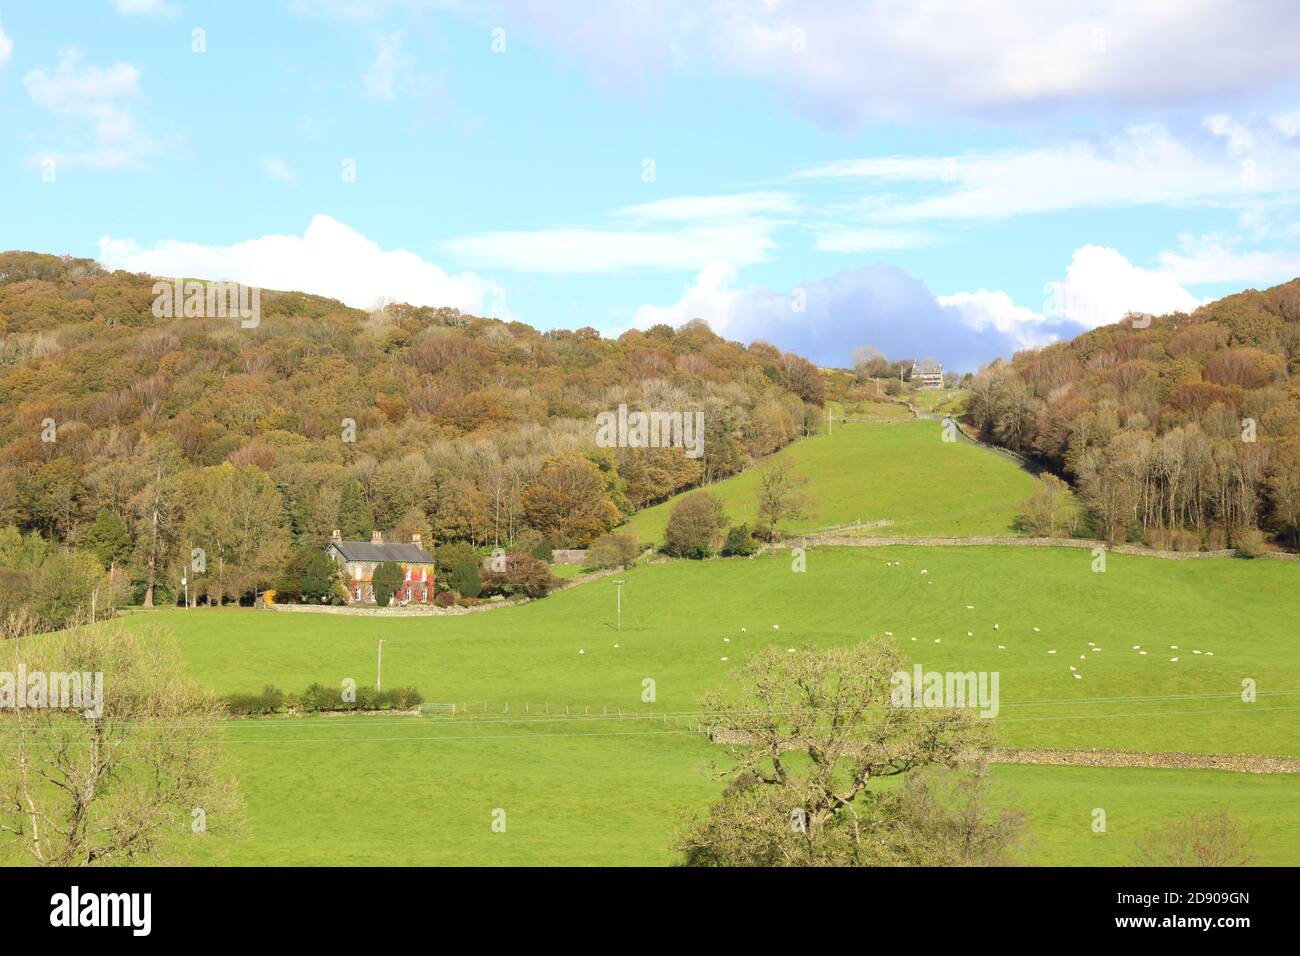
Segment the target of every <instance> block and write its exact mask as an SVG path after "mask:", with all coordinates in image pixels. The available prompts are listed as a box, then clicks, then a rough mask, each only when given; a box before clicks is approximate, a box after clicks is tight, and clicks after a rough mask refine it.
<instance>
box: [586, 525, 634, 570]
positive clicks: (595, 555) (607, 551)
mask: <svg viewBox="0 0 1300 956" xmlns="http://www.w3.org/2000/svg"><path fill="white" fill-rule="evenodd" d="M640 553H641V545H640V544H639V543H638V542H637V540H636V535H634V534H632V533H631V532H630V531H620V532H619V533H617V534H607V535H603V536H602V537H600V538H597V539H596V541H595V543H594V544H592V546H591V547H590V548H589V549H588V551H587V567H589V568H625V567H627V566H628V565H630V564H631V563H632V562H634V561H635V560H636V559H637V555H639V554H640Z"/></svg>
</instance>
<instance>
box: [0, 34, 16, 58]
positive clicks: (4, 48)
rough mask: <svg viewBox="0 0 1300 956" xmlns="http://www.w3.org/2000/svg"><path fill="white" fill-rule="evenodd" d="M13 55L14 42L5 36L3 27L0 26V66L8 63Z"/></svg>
mask: <svg viewBox="0 0 1300 956" xmlns="http://www.w3.org/2000/svg"><path fill="white" fill-rule="evenodd" d="M13 53H14V41H13V40H11V39H9V37H8V36H6V35H5V31H4V27H3V26H0V66H4V65H5V64H6V63H8V62H9V58H10V57H11V56H13Z"/></svg>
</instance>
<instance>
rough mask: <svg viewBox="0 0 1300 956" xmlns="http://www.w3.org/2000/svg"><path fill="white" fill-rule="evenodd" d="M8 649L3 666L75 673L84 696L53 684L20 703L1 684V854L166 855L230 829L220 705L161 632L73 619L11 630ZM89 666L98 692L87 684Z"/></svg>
mask: <svg viewBox="0 0 1300 956" xmlns="http://www.w3.org/2000/svg"><path fill="white" fill-rule="evenodd" d="M11 658H12V660H11V668H10V672H11V673H18V672H19V666H20V665H22V666H24V667H25V672H26V673H27V674H29V675H31V674H36V673H43V674H49V673H54V674H59V675H65V676H64V677H62V678H61V680H64V679H68V677H69V676H70V675H72V674H74V673H75V674H76V675H78V681H79V685H78V686H79V687H80V689H81V698H80V700H79V701H74V703H76V704H77V706H76V707H75V709H69V708H68V707H67V706H64V705H67V704H68V703H69V701H68V700H66V699H63V700H56V699H54V697H53V690H54V688H53V685H51V686H50V692H51V696H50V698H49V699H48V700H46V701H44V705H43V706H36V707H31V706H24V707H21V708H19V707H16V706H15V703H16V700H15V699H14V698H13V695H12V694H11V695H10V699H9V700H8V701H6V700H4V695H3V693H2V692H0V704H2V705H3V707H2V709H0V859H13V858H16V859H19V860H26V861H27V862H33V863H36V864H38V865H41V866H90V865H95V864H119V865H120V864H123V863H129V862H132V861H137V860H149V861H157V862H169V861H173V860H180V859H184V858H185V857H186V855H187V853H188V852H193V850H195V849H197V847H198V846H199V843H200V841H201V840H203V839H209V838H211V837H213V836H215V835H218V834H222V833H226V834H233V833H234V832H235V824H236V820H237V818H238V805H239V801H238V790H237V787H236V784H235V782H234V780H233V778H231V777H229V776H227V775H226V774H225V773H224V771H223V769H222V768H223V762H222V760H221V752H220V748H219V745H218V738H219V735H220V723H219V721H220V719H221V718H223V717H224V716H225V713H224V711H223V709H222V708H221V705H220V703H219V702H218V701H216V700H215V699H214V698H212V697H210V696H208V695H207V694H205V693H204V692H202V691H201V690H200V689H199V688H198V687H197V686H196V685H193V684H191V683H189V682H187V681H186V680H185V679H184V678H182V676H181V669H180V664H179V657H178V655H177V654H176V653H175V651H174V650H173V649H172V645H171V643H170V642H169V641H168V640H166V639H165V638H164V635H161V634H156V633H153V634H147V635H143V636H140V635H136V634H135V633H133V632H131V631H128V630H126V629H125V628H120V627H111V626H102V625H100V626H94V625H92V626H89V627H74V628H71V629H69V630H66V631H62V632H59V633H57V634H53V635H45V636H43V637H42V638H41V640H40V642H39V643H36V642H33V641H31V640H21V641H15V642H14V647H13V648H12V651H11ZM97 674H102V683H99V688H100V691H101V692H102V696H96V695H94V693H93V691H92V689H91V686H88V685H93V684H94V683H95V681H96V677H95V675H97ZM27 690H28V689H27V688H22V687H12V691H13V693H25V692H26V691H27ZM25 703H26V704H28V705H30V704H31V703H32V701H31V700H30V695H29V697H28V698H27V699H26V700H25ZM37 703H38V704H40V703H41V702H40V701H37Z"/></svg>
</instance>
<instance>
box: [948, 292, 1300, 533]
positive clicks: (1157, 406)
mask: <svg viewBox="0 0 1300 956" xmlns="http://www.w3.org/2000/svg"><path fill="white" fill-rule="evenodd" d="M1134 319H1136V322H1135V321H1134ZM1297 372H1300V280H1294V281H1292V282H1288V283H1286V284H1285V285H1280V286H1277V287H1275V288H1272V289H1268V290H1266V291H1263V292H1257V291H1254V290H1249V291H1246V292H1242V293H1240V294H1238V295H1231V296H1227V297H1226V298H1223V299H1220V300H1218V301H1216V302H1211V303H1209V304H1207V305H1205V306H1202V307H1201V308H1199V309H1197V310H1196V311H1195V312H1194V313H1192V314H1191V315H1186V314H1181V313H1180V314H1173V315H1165V316H1161V317H1159V318H1154V319H1152V318H1151V317H1145V318H1141V317H1130V318H1129V319H1127V320H1126V321H1124V322H1122V323H1120V324H1117V325H1109V326H1104V327H1102V328H1099V329H1095V330H1093V331H1091V332H1088V333H1086V334H1084V335H1081V336H1079V337H1078V338H1076V339H1074V340H1072V341H1069V342H1058V343H1055V344H1052V345H1049V346H1047V347H1045V348H1042V349H1037V350H1034V351H1030V352H1023V353H1019V354H1017V355H1016V356H1015V357H1014V358H1013V359H1012V360H1011V361H1010V362H1001V361H999V362H995V363H993V364H992V365H990V366H989V367H987V368H986V369H984V370H983V371H982V372H981V373H980V374H979V375H978V376H976V378H975V381H974V383H973V393H972V396H971V400H970V406H969V418H970V421H971V422H972V424H973V425H974V426H975V427H976V428H978V429H979V430H980V432H981V433H983V435H984V436H985V437H987V438H989V439H991V440H993V441H996V442H999V443H1001V444H1002V445H1005V446H1006V447H1008V448H1011V449H1013V450H1015V451H1018V452H1024V453H1027V454H1029V455H1032V456H1034V457H1036V458H1038V459H1041V460H1042V461H1043V462H1044V463H1045V464H1046V465H1047V466H1048V467H1050V468H1051V469H1052V470H1053V471H1055V472H1057V473H1058V474H1060V475H1062V476H1065V477H1066V478H1068V479H1069V480H1070V481H1072V482H1073V483H1074V484H1075V486H1076V487H1077V488H1078V489H1079V490H1080V492H1081V493H1082V496H1083V499H1084V501H1085V502H1086V504H1087V505H1088V507H1089V509H1090V512H1091V517H1092V519H1093V521H1094V523H1095V524H1096V526H1097V527H1096V530H1098V531H1099V532H1100V533H1102V534H1104V535H1105V536H1106V537H1107V538H1109V539H1111V540H1139V539H1140V540H1145V541H1147V542H1148V543H1151V544H1154V545H1157V546H1159V547H1174V548H1178V549H1186V550H1195V549H1198V548H1210V549H1213V548H1222V547H1238V548H1242V549H1245V550H1253V549H1257V548H1259V547H1262V546H1263V545H1264V543H1265V537H1266V535H1267V534H1268V533H1272V534H1273V535H1275V536H1276V537H1277V538H1279V539H1281V540H1282V541H1285V542H1287V543H1289V544H1290V545H1292V546H1295V545H1297V544H1300V384H1298V383H1297V379H1296V373H1297Z"/></svg>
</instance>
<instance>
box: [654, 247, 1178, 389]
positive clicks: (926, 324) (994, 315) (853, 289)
mask: <svg viewBox="0 0 1300 956" xmlns="http://www.w3.org/2000/svg"><path fill="white" fill-rule="evenodd" d="M1046 292H1047V302H1046V303H1045V304H1044V308H1043V310H1042V311H1036V310H1034V309H1033V308H1030V307H1028V306H1025V305H1021V304H1018V303H1016V302H1015V301H1014V300H1013V299H1012V297H1011V296H1010V295H1008V294H1007V293H1006V292H1003V291H1000V290H989V289H980V290H978V291H976V292H956V293H953V294H951V295H939V296H936V295H935V294H934V293H933V292H931V291H930V289H928V288H927V287H926V285H925V284H924V283H923V282H921V281H920V280H919V279H917V278H915V277H914V276H911V275H909V274H908V273H906V272H904V271H903V270H901V269H897V268H895V267H893V266H890V265H885V264H876V265H870V266H866V267H863V268H860V269H846V270H844V271H842V272H839V273H836V274H835V275H831V276H826V277H825V278H821V279H816V280H813V281H809V282H805V283H803V284H802V285H801V286H800V287H798V288H796V289H791V290H785V291H776V290H772V289H765V288H761V287H748V288H746V287H741V286H740V285H739V284H738V276H737V273H736V271H735V269H733V268H731V267H730V266H729V265H727V264H726V263H722V262H718V263H713V264H712V265H710V266H708V267H707V268H705V269H702V270H701V271H700V273H699V274H698V275H697V276H696V278H695V280H694V281H693V282H692V283H691V284H690V285H689V286H687V287H686V289H684V290H683V292H682V295H681V297H680V298H679V299H678V300H677V301H676V302H674V303H672V304H670V305H667V306H656V305H645V306H642V307H641V308H640V309H638V310H637V313H636V318H635V321H634V323H633V324H634V325H635V327H637V328H642V329H644V328H649V327H650V326H651V325H654V324H656V323H661V322H662V323H666V324H668V325H673V326H678V325H681V324H682V323H684V322H688V321H690V320H691V319H695V318H701V319H704V320H706V321H707V322H708V323H709V325H710V326H712V327H713V329H714V330H715V331H716V332H717V333H718V334H719V335H724V336H726V337H728V338H732V339H738V340H740V341H743V342H752V341H754V340H756V339H763V340H766V341H769V342H772V343H773V344H775V345H777V346H779V347H781V348H783V349H787V350H791V351H794V352H798V353H799V354H801V355H805V356H807V357H808V358H810V359H812V360H813V361H814V362H817V363H818V364H821V365H829V366H846V365H848V364H849V362H850V356H851V354H852V352H853V350H854V349H855V348H857V347H858V346H860V345H874V346H875V347H876V348H879V349H881V350H882V351H884V352H885V354H886V355H889V356H891V357H893V358H915V357H919V356H922V355H933V356H935V357H936V358H938V359H939V361H941V362H943V363H944V364H945V365H947V366H948V367H949V368H954V369H963V370H974V369H976V368H978V367H979V366H981V365H983V364H985V363H986V362H988V361H990V360H992V359H994V358H997V357H999V356H1003V357H1009V356H1010V355H1012V354H1013V353H1014V352H1016V351H1019V350H1021V349H1025V348H1033V347H1036V346H1040V345H1045V344H1047V343H1048V342H1051V341H1054V340H1056V339H1059V338H1071V337H1073V336H1075V335H1078V334H1079V333H1080V332H1083V331H1085V330H1087V329H1090V328H1095V327H1096V326H1098V325H1104V324H1108V323H1112V322H1118V321H1119V320H1120V319H1122V318H1123V317H1124V315H1125V314H1126V313H1128V312H1131V311H1133V312H1151V313H1165V312H1172V311H1175V310H1178V309H1182V310H1190V309H1193V308H1195V307H1196V306H1197V305H1199V304H1200V300H1198V299H1197V298H1196V297H1195V296H1193V295H1192V294H1191V293H1189V292H1187V291H1186V290H1185V289H1183V288H1182V287H1181V286H1180V285H1179V284H1178V282H1177V280H1176V279H1175V278H1174V277H1173V276H1172V275H1170V274H1169V273H1167V272H1163V271H1159V272H1156V271H1150V270H1146V269H1142V268H1140V267H1137V266H1134V265H1132V264H1131V263H1130V262H1129V261H1128V260H1127V259H1125V258H1124V257H1123V256H1122V255H1120V254H1119V253H1118V252H1116V251H1115V250H1114V249H1107V248H1103V247H1101V246H1084V247H1082V248H1080V249H1078V250H1076V251H1075V253H1074V255H1073V257H1072V259H1071V262H1070V265H1069V266H1068V267H1067V269H1066V271H1065V277H1064V278H1063V279H1061V280H1060V281H1058V282H1054V283H1050V284H1049V285H1048V287H1047V290H1046Z"/></svg>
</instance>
